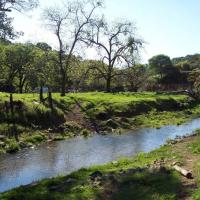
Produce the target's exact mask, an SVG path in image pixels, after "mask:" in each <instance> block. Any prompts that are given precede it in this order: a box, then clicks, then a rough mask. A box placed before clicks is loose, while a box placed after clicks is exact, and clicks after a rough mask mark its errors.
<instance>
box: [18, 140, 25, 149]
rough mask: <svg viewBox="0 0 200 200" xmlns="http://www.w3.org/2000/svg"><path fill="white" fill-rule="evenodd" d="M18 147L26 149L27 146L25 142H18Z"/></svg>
mask: <svg viewBox="0 0 200 200" xmlns="http://www.w3.org/2000/svg"><path fill="white" fill-rule="evenodd" d="M19 146H20V147H21V148H25V147H27V144H26V143H25V142H22V141H21V142H19Z"/></svg>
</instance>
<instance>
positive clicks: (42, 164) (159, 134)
mask: <svg viewBox="0 0 200 200" xmlns="http://www.w3.org/2000/svg"><path fill="white" fill-rule="evenodd" d="M198 128H200V118H198V119H194V120H192V121H190V122H188V123H186V124H183V125H180V126H164V127H162V128H160V129H154V128H142V129H139V130H136V131H129V132H127V133H125V134H122V135H114V134H110V135H105V136H102V135H94V136H92V137H89V138H74V139H70V140H66V141H57V142H51V143H47V144H43V145H40V146H38V147H36V148H35V149H24V150H22V151H20V152H18V153H16V154H2V155H0V192H4V191H7V190H9V189H12V188H15V187H18V186H20V185H26V184H30V183H31V182H33V181H37V180H40V179H43V178H50V177H55V176H58V175H64V174H65V175H66V174H69V173H70V172H72V171H75V170H77V169H80V168H82V167H89V166H92V165H99V164H104V163H108V162H111V161H113V160H116V159H119V158H120V157H132V156H134V155H136V154H137V153H139V152H149V151H151V150H153V149H155V148H158V147H160V146H161V145H163V144H164V143H165V142H166V140H167V139H174V138H175V137H176V136H185V135H188V134H191V133H192V132H193V131H194V130H196V129H198Z"/></svg>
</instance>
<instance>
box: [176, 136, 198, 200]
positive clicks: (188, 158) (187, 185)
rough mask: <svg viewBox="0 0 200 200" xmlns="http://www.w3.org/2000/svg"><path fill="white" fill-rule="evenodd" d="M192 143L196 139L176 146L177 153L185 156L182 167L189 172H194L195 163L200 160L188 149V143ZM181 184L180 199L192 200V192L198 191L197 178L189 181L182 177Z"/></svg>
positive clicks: (184, 141) (187, 140) (192, 138)
mask: <svg viewBox="0 0 200 200" xmlns="http://www.w3.org/2000/svg"><path fill="white" fill-rule="evenodd" d="M192 142H194V137H189V138H186V139H184V140H183V141H182V142H180V143H178V144H176V147H177V148H176V151H177V152H178V153H179V154H180V155H184V163H183V166H182V167H183V168H185V169H187V170H188V171H193V169H194V165H195V163H196V162H197V161H199V160H200V156H199V155H194V154H192V152H190V151H189V150H188V148H187V145H188V143H192ZM181 182H182V185H183V188H182V190H181V191H179V194H178V199H180V200H192V196H191V194H190V191H192V190H195V189H197V184H196V182H195V177H194V178H193V179H187V178H185V177H183V176H182V177H181Z"/></svg>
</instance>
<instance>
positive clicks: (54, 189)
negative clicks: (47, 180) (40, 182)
mask: <svg viewBox="0 0 200 200" xmlns="http://www.w3.org/2000/svg"><path fill="white" fill-rule="evenodd" d="M48 189H49V190H51V191H57V190H58V189H60V186H59V185H51V186H49V187H48Z"/></svg>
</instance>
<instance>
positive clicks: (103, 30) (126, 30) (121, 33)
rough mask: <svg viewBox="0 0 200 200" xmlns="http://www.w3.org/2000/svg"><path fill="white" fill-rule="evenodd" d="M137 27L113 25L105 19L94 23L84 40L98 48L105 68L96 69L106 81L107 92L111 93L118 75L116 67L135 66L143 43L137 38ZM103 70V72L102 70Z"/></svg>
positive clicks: (124, 24) (122, 23) (120, 23)
mask: <svg viewBox="0 0 200 200" xmlns="http://www.w3.org/2000/svg"><path fill="white" fill-rule="evenodd" d="M135 30H136V27H135V26H134V25H133V24H132V23H130V22H126V21H125V22H115V23H112V24H111V25H110V24H108V23H107V22H105V20H104V19H101V20H96V21H92V22H91V24H90V30H89V31H87V32H86V33H85V38H84V37H83V38H82V41H84V42H85V43H86V44H88V45H90V46H91V47H96V48H97V50H98V54H99V56H100V57H101V58H100V59H101V61H102V62H103V63H105V64H103V65H102V67H103V68H101V69H100V68H97V67H96V66H94V68H96V69H97V70H98V71H99V73H101V75H102V77H104V79H105V80H106V91H107V92H110V91H111V82H112V79H113V78H114V76H116V75H117V73H115V70H114V66H116V65H118V66H123V65H124V64H126V66H127V65H128V66H130V65H133V64H134V61H135V56H136V54H137V55H138V52H139V49H140V47H142V46H143V41H142V40H141V39H138V38H136V34H135ZM102 69H103V70H102Z"/></svg>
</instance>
